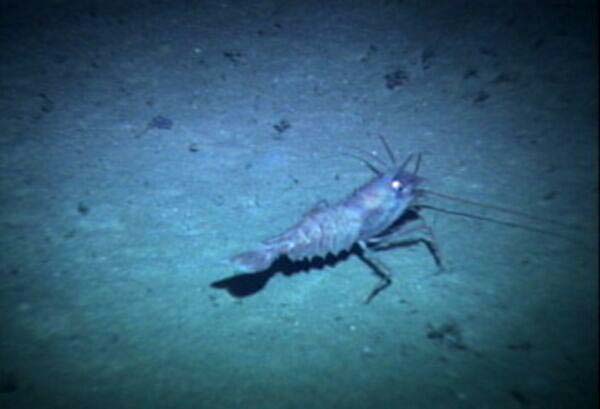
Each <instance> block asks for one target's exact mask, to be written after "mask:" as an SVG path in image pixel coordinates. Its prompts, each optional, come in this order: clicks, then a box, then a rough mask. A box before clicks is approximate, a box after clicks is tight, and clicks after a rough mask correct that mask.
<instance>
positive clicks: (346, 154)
mask: <svg viewBox="0 0 600 409" xmlns="http://www.w3.org/2000/svg"><path fill="white" fill-rule="evenodd" d="M342 155H345V156H350V157H351V158H354V159H358V160H359V161H361V162H362V163H363V164H364V165H365V166H366V167H368V168H369V170H370V171H371V172H373V173H375V174H376V175H377V176H381V175H383V172H382V171H381V170H380V169H379V168H377V166H375V165H373V164H372V163H371V162H369V161H368V160H367V159H365V158H363V157H362V156H359V155H355V154H353V153H350V152H342ZM373 157H374V158H377V157H376V156H375V155H373Z"/></svg>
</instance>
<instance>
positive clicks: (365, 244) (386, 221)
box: [231, 138, 442, 303]
mask: <svg viewBox="0 0 600 409" xmlns="http://www.w3.org/2000/svg"><path fill="white" fill-rule="evenodd" d="M381 140H382V142H383V144H384V147H385V149H386V151H387V153H388V156H389V158H390V160H391V164H390V165H388V166H387V169H385V170H383V171H382V170H380V169H378V168H377V167H376V166H374V165H373V164H372V163H370V162H368V161H367V160H365V159H362V160H363V161H364V162H365V163H366V164H367V166H368V167H369V168H370V169H371V170H372V171H373V172H375V174H376V176H375V177H374V178H373V179H371V180H370V181H369V182H367V183H366V184H364V185H363V186H361V187H359V188H358V189H356V190H355V191H354V192H353V193H352V194H350V195H349V196H348V197H346V198H345V199H343V200H341V201H340V202H339V203H337V204H335V205H328V204H327V203H326V202H319V203H318V204H317V205H315V206H314V207H313V208H312V209H311V210H309V211H308V212H306V213H305V214H304V215H303V217H302V219H301V220H300V221H299V222H298V223H297V224H295V225H294V226H292V227H291V228H289V229H288V230H286V231H285V232H283V233H282V234H280V235H278V236H275V237H273V238H270V239H267V240H264V241H263V242H262V243H261V244H260V245H259V246H258V247H257V248H256V249H254V250H252V251H248V252H244V253H241V254H238V255H236V256H234V257H232V258H231V262H232V263H233V265H234V266H235V268H236V270H237V271H239V272H244V273H252V272H258V271H264V270H266V269H268V268H269V267H270V266H271V265H272V264H273V262H274V261H275V260H276V259H278V258H279V257H282V256H287V258H289V259H290V260H292V261H298V260H302V259H312V258H314V257H325V256H327V254H329V253H331V254H333V255H338V254H339V253H341V252H343V251H350V250H351V249H352V248H353V247H354V246H355V245H356V244H358V246H360V258H361V259H362V260H363V261H365V263H367V264H368V265H369V266H370V267H371V268H372V270H373V271H374V273H375V274H376V275H378V276H379V278H380V281H379V283H378V284H377V285H376V286H375V288H373V290H372V291H371V292H370V293H369V295H368V296H367V298H366V300H365V302H366V303H368V302H370V301H371V300H372V299H373V298H374V297H375V296H376V295H377V294H378V293H379V292H380V291H382V290H383V289H385V288H386V287H388V286H389V285H390V284H391V282H392V280H391V273H390V270H389V269H388V268H387V267H386V266H385V265H384V264H383V263H382V262H381V261H379V260H378V259H377V258H376V257H375V256H374V251H375V250H377V249H381V248H384V247H388V246H391V245H393V243H394V242H395V241H397V239H399V238H400V237H401V236H406V234H408V233H414V232H423V233H425V234H424V235H423V236H422V237H420V238H418V240H419V241H423V242H425V244H427V246H428V248H429V249H430V251H431V253H432V254H433V256H434V259H435V261H436V264H437V265H438V266H439V267H442V264H441V257H440V251H439V247H438V246H437V243H436V241H435V238H434V235H433V232H432V230H431V229H430V228H429V226H427V224H426V223H425V221H424V219H423V218H422V217H421V216H420V215H419V213H418V210H419V208H418V204H417V199H418V198H419V196H420V194H421V193H422V191H421V190H420V189H419V188H418V187H419V185H420V184H421V183H423V182H424V179H423V178H422V177H419V176H418V175H417V173H418V171H419V165H420V161H421V156H420V155H416V156H413V155H410V156H409V157H408V158H407V159H406V160H405V161H404V162H403V163H402V164H400V165H398V164H397V163H396V159H395V157H394V155H393V153H392V151H391V150H390V148H389V146H388V145H387V143H386V141H385V139H383V138H381ZM413 158H414V160H415V165H414V168H413V170H412V171H408V170H407V167H408V165H409V163H410V162H411V161H412V160H413ZM381 162H382V163H383V161H381ZM415 223H417V224H415Z"/></svg>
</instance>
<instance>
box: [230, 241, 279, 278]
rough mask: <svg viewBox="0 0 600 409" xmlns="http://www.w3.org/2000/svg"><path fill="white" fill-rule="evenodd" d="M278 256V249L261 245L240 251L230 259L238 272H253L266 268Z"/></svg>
mask: <svg viewBox="0 0 600 409" xmlns="http://www.w3.org/2000/svg"><path fill="white" fill-rule="evenodd" d="M277 257H279V251H277V250H276V249H274V248H272V247H263V248H259V249H257V250H253V251H246V252H244V253H240V254H238V255H236V256H234V257H232V258H231V259H230V262H231V263H232V264H233V266H234V267H235V269H236V270H237V271H239V272H240V273H254V272H257V271H263V270H266V269H267V268H269V267H270V266H271V264H273V261H275V259H276V258H277Z"/></svg>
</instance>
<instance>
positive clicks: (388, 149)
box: [378, 134, 396, 165]
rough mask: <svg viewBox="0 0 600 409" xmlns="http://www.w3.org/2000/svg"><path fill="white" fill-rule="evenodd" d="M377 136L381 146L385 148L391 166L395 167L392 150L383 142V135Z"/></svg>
mask: <svg viewBox="0 0 600 409" xmlns="http://www.w3.org/2000/svg"><path fill="white" fill-rule="evenodd" d="M378 136H379V139H381V143H382V144H383V147H384V148H385V151H386V152H387V155H388V157H389V158H390V160H391V161H392V164H393V165H395V164H396V157H395V156H394V152H392V150H391V149H390V145H388V143H387V141H386V140H385V138H384V137H383V135H381V134H378Z"/></svg>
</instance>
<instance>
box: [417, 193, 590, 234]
mask: <svg viewBox="0 0 600 409" xmlns="http://www.w3.org/2000/svg"><path fill="white" fill-rule="evenodd" d="M421 191H422V192H423V193H425V194H429V195H432V196H437V197H441V198H444V199H448V200H452V201H455V202H460V203H465V204H468V205H473V206H478V207H481V208H484V209H492V210H495V211H497V212H501V213H506V214H512V215H514V216H520V217H524V218H526V219H530V220H535V221H538V222H542V223H548V224H553V225H555V226H560V227H564V228H567V229H572V230H583V228H582V227H581V226H577V225H573V224H567V223H561V222H559V221H556V220H552V219H546V218H544V217H539V216H534V215H532V214H529V213H525V212H520V211H518V210H513V209H507V208H506V207H501V206H496V205H493V204H489V203H481V202H476V201H474V200H469V199H463V198H461V197H457V196H452V195H447V194H445V193H438V192H434V191H433V190H429V189H421Z"/></svg>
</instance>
